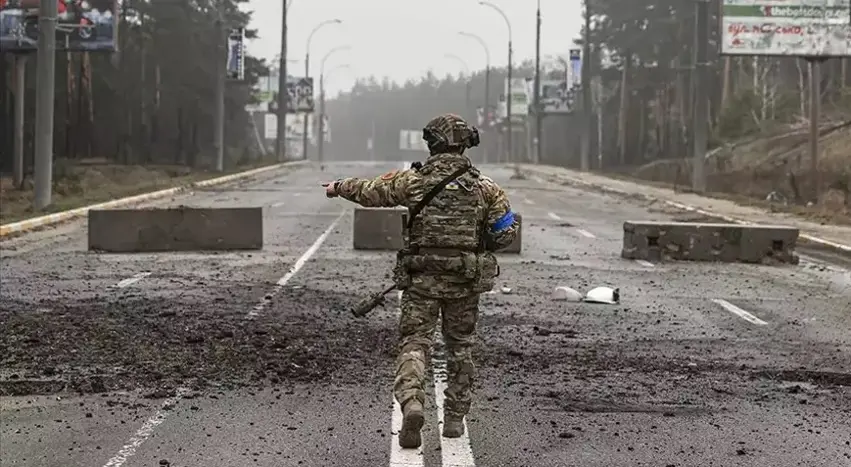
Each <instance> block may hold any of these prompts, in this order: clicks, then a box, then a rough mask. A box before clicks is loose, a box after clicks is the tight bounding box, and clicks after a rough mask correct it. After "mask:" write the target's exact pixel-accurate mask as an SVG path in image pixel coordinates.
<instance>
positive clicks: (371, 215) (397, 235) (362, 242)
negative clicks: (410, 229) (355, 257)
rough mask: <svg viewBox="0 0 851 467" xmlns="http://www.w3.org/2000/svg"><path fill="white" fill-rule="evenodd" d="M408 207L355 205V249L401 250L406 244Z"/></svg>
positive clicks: (353, 230)
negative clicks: (405, 224) (404, 235)
mask: <svg viewBox="0 0 851 467" xmlns="http://www.w3.org/2000/svg"><path fill="white" fill-rule="evenodd" d="M407 211H408V210H407V209H406V208H364V207H360V206H358V207H355V215H354V222H353V223H352V224H353V227H352V246H353V248H354V249H355V250H399V249H401V248H402V247H403V246H404V241H403V240H404V239H403V228H404V222H405V219H406V218H407Z"/></svg>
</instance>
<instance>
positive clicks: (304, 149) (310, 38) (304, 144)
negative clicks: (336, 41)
mask: <svg viewBox="0 0 851 467" xmlns="http://www.w3.org/2000/svg"><path fill="white" fill-rule="evenodd" d="M291 1H292V0H291ZM342 22H343V21H342V20H339V19H329V20H326V21H323V22H321V23H319V24H317V25H316V27H314V28H313V31H310V35H308V36H307V46H306V47H305V51H304V77H305V78H309V77H310V44H311V42H313V36H314V35H315V34H316V33H317V31H319V30H320V29H322V28H323V27H325V26H328V25H331V24H340V23H342ZM307 128H308V124H307V115H305V116H304V129H303V133H304V134H303V135H302V152H303V155H304V160H307V149H308V137H307Z"/></svg>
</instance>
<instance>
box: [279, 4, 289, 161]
mask: <svg viewBox="0 0 851 467" xmlns="http://www.w3.org/2000/svg"><path fill="white" fill-rule="evenodd" d="M292 3H293V0H288V1H287V3H285V4H283V5H281V52H280V56H279V57H278V69H279V70H280V73H279V75H278V134H277V135H276V138H275V154H276V155H277V156H278V162H283V161H284V160H286V158H287V134H286V133H287V111H288V109H287V107H288V106H289V91H287V61H288V60H287V10H289V9H290V5H292Z"/></svg>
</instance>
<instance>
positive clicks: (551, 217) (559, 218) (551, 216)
mask: <svg viewBox="0 0 851 467" xmlns="http://www.w3.org/2000/svg"><path fill="white" fill-rule="evenodd" d="M547 216H548V217H549V218H550V219H552V220H554V221H560V220H561V216H559V215H558V214H556V213H554V212H548V213H547Z"/></svg>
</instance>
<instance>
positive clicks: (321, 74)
mask: <svg viewBox="0 0 851 467" xmlns="http://www.w3.org/2000/svg"><path fill="white" fill-rule="evenodd" d="M344 50H351V47H350V46H348V45H341V46H339V47H334V48H333V49H331V50H329V51H328V53H326V54H325V56H324V57H322V63H320V65H319V107H320V108H319V124H318V127H319V131H318V134H317V136H316V137H317V138H318V139H317V140H316V149H317V151H316V152H317V160H318V161H319V166H320V167H321V166H322V158H323V156H324V155H323V154H322V151H323V150H324V144H323V142H324V140H325V134H324V133H325V122H324V121H323V118H322V117H323V116H324V115H325V64H326V63H328V59H329V58H331V56H332V55H334V54H335V53H337V52H342V51H344Z"/></svg>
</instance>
